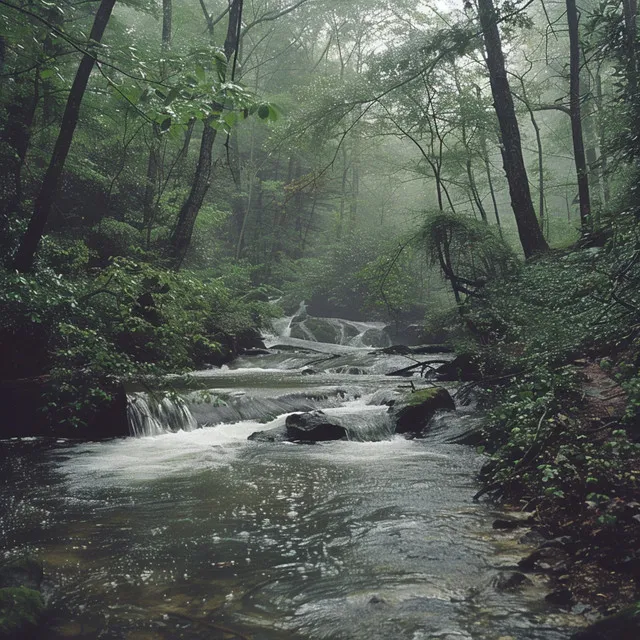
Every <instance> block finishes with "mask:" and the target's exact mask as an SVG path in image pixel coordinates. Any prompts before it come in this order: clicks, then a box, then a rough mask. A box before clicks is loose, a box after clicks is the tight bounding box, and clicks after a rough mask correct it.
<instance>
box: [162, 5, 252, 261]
mask: <svg viewBox="0 0 640 640" xmlns="http://www.w3.org/2000/svg"><path fill="white" fill-rule="evenodd" d="M241 24H242V0H229V23H228V25H227V36H226V39H225V42H224V52H225V55H226V56H227V60H228V61H229V64H230V65H231V69H232V71H231V79H233V70H234V66H235V61H233V62H232V60H233V58H234V54H235V53H236V52H237V51H238V45H239V41H240V28H241ZM227 75H229V74H228V72H227ZM222 109H223V105H221V104H213V105H212V111H213V112H214V113H219V112H221V111H222ZM213 117H214V116H210V117H209V118H207V119H205V120H204V123H203V124H204V127H203V131H202V139H201V141H200V155H199V157H198V165H197V167H196V172H195V175H194V177H193V182H192V183H191V190H190V192H189V195H188V196H187V199H186V200H185V202H184V204H183V205H182V208H181V209H180V213H179V214H178V220H177V223H176V226H175V229H174V231H173V234H172V236H171V249H170V251H171V256H172V258H173V261H174V266H175V268H177V269H179V268H180V265H181V264H182V261H183V260H184V257H185V255H186V253H187V249H188V248H189V243H190V242H191V236H192V235H193V228H194V226H195V223H196V218H197V217H198V213H199V212H200V208H201V207H202V203H203V202H204V198H205V196H206V195H207V191H208V190H209V179H210V177H211V164H212V163H211V160H212V157H213V153H212V150H213V143H214V142H215V140H216V135H217V131H216V130H215V129H214V128H213V127H212V126H211V122H212V120H213Z"/></svg>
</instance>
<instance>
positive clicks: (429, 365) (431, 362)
mask: <svg viewBox="0 0 640 640" xmlns="http://www.w3.org/2000/svg"><path fill="white" fill-rule="evenodd" d="M447 362H449V361H448V360H426V361H424V362H416V363H415V364H412V365H409V366H408V367H404V368H403V369H397V370H396V371H391V372H390V373H387V374H385V375H388V376H404V375H407V374H409V373H411V372H412V371H413V370H414V369H418V368H419V367H422V371H421V374H420V375H422V374H423V373H424V370H425V369H432V370H433V371H437V367H434V366H432V365H434V364H446V363H447Z"/></svg>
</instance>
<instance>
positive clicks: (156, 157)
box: [142, 0, 172, 249]
mask: <svg viewBox="0 0 640 640" xmlns="http://www.w3.org/2000/svg"><path fill="white" fill-rule="evenodd" d="M171 3H172V0H162V62H161V63H160V76H161V78H162V79H163V80H165V79H166V77H167V61H166V57H167V54H168V53H169V50H170V49H171V36H172V29H171V24H172V6H171ZM160 163H161V159H160V130H159V127H158V125H157V124H154V125H153V130H152V138H151V143H150V145H149V159H148V160H147V182H146V184H145V189H144V202H143V204H142V220H143V222H142V224H143V227H144V229H145V230H146V234H147V249H148V248H149V245H150V244H151V231H152V229H153V223H154V220H155V218H156V214H157V206H156V200H159V199H160V195H159V194H158V196H157V197H156V193H157V192H158V189H159V184H158V182H159V180H158V176H159V173H160Z"/></svg>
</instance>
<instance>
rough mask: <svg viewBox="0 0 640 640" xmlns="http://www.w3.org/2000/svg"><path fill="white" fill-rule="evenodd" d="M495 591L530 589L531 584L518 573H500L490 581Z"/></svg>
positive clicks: (522, 574)
mask: <svg viewBox="0 0 640 640" xmlns="http://www.w3.org/2000/svg"><path fill="white" fill-rule="evenodd" d="M492 584H493V586H494V587H495V589H496V591H518V590H520V589H523V588H524V587H530V586H532V585H533V582H531V580H530V579H529V578H527V576H525V575H524V573H521V572H520V571H502V572H500V573H499V574H498V575H497V576H496V577H495V578H494V579H493V581H492Z"/></svg>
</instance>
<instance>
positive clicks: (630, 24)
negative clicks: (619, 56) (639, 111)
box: [622, 0, 638, 102]
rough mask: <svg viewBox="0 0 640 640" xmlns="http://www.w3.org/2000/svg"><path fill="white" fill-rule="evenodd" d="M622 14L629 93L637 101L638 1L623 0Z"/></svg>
mask: <svg viewBox="0 0 640 640" xmlns="http://www.w3.org/2000/svg"><path fill="white" fill-rule="evenodd" d="M622 12H623V15H624V27H625V48H626V50H627V92H628V95H629V97H630V98H631V100H632V101H634V102H635V101H636V100H637V96H636V93H637V91H638V63H637V55H636V40H637V37H638V35H637V34H638V27H637V20H638V1H637V0H622Z"/></svg>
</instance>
